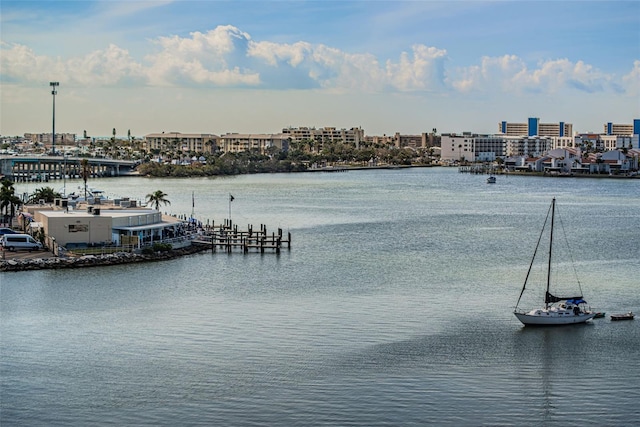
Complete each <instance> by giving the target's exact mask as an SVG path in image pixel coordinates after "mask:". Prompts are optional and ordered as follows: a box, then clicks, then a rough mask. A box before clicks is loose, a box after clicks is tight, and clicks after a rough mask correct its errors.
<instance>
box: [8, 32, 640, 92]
mask: <svg viewBox="0 0 640 427" xmlns="http://www.w3.org/2000/svg"><path fill="white" fill-rule="evenodd" d="M152 43H153V45H154V46H155V47H156V51H155V52H153V53H150V54H148V55H147V56H145V57H144V58H143V59H141V60H138V59H136V58H133V57H132V56H131V55H130V53H129V51H128V50H126V49H123V48H121V47H118V46H116V45H115V44H110V45H109V46H108V47H107V48H106V49H104V50H96V51H94V52H91V53H89V54H87V55H84V56H79V57H73V58H66V59H64V58H52V57H48V56H44V55H37V54H36V53H35V52H34V51H33V50H32V49H31V48H30V47H28V46H24V45H19V44H13V45H9V44H7V43H2V44H1V52H0V53H1V55H0V60H1V62H0V67H1V68H0V69H1V71H2V73H1V75H2V77H1V78H2V81H3V82H19V83H23V84H32V83H35V82H37V84H41V83H42V76H47V80H56V79H57V80H60V81H65V82H66V83H67V84H69V83H74V84H77V85H84V86H93V85H98V86H118V85H128V84H132V83H135V84H138V85H149V86H182V85H186V86H195V87H198V86H215V87H245V86H246V87H260V88H263V89H292V88H295V89H317V88H322V89H324V90H328V91H332V92H344V93H348V92H360V93H362V92H367V93H379V92H388V91H392V92H425V91H429V92H441V93H447V92H450V91H454V92H459V93H470V92H480V93H482V92H501V93H508V94H511V93H514V94H515V93H530V92H540V93H549V94H552V93H560V92H562V91H564V90H566V89H570V90H575V91H579V92H583V93H594V92H614V93H630V94H638V93H639V86H640V83H638V81H639V80H640V78H639V77H640V71H639V69H640V65H639V64H640V61H636V62H635V63H634V66H633V69H632V71H631V72H630V73H629V74H627V75H626V76H623V77H622V78H615V76H613V75H608V74H606V73H604V72H602V71H600V70H597V69H595V68H594V67H593V66H591V65H590V64H587V63H585V62H584V61H577V62H571V61H570V60H568V59H553V60H547V61H544V62H541V63H539V64H536V65H535V66H534V68H529V67H528V65H527V64H526V62H525V61H524V60H523V59H522V58H520V57H518V56H516V55H503V56H498V57H488V56H484V57H481V59H480V63H479V64H472V65H470V66H468V67H464V68H459V69H456V70H452V71H448V70H446V69H445V64H446V61H447V60H448V53H447V51H446V50H444V49H439V48H437V47H431V46H426V45H423V44H416V45H414V46H412V48H411V51H409V52H401V53H400V54H399V56H398V59H397V60H392V59H389V60H387V61H386V62H385V63H384V64H381V63H380V61H379V60H378V58H376V56H374V55H373V54H371V53H366V52H365V53H349V52H345V51H343V50H340V49H338V48H335V47H332V46H327V45H323V44H317V45H313V44H310V43H307V42H304V41H299V42H296V43H292V44H286V43H275V42H271V41H254V40H252V38H251V36H250V35H249V34H248V33H246V32H243V31H241V30H239V29H238V28H236V27H234V26H231V25H226V26H218V27H216V28H214V29H212V30H210V31H207V32H204V33H203V32H193V33H190V34H189V36H186V37H181V36H177V35H173V36H167V37H159V38H157V39H155V40H152Z"/></svg>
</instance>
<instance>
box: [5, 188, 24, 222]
mask: <svg viewBox="0 0 640 427" xmlns="http://www.w3.org/2000/svg"><path fill="white" fill-rule="evenodd" d="M21 204H22V200H20V197H18V196H16V190H15V188H13V182H12V181H11V180H9V179H6V178H5V179H3V180H2V188H0V211H3V212H4V216H3V220H5V222H7V223H8V224H9V226H11V224H12V223H13V217H14V216H15V215H16V208H18V207H20V205H21Z"/></svg>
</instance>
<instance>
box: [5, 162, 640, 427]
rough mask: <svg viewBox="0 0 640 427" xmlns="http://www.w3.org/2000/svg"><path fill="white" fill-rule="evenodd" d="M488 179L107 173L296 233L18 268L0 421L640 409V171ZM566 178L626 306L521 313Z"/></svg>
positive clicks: (496, 416) (576, 228) (411, 417)
mask: <svg viewBox="0 0 640 427" xmlns="http://www.w3.org/2000/svg"><path fill="white" fill-rule="evenodd" d="M485 179H486V176H482V175H470V174H462V173H458V172H457V170H456V169H454V168H409V169H397V170H364V171H349V172H346V173H299V174H265V175H244V176H237V177H229V178H196V179H153V178H144V177H132V178H108V179H99V180H98V179H96V180H90V181H89V185H90V186H92V187H98V188H100V189H101V190H104V191H105V192H106V193H107V194H110V195H112V196H128V197H131V198H133V199H138V200H144V198H145V195H146V194H148V193H152V192H154V191H156V190H162V191H164V192H165V193H167V199H169V200H170V202H171V204H170V205H166V206H163V207H162V208H161V209H162V210H163V211H166V212H167V213H170V214H174V215H185V216H190V215H191V214H192V213H193V214H194V216H196V217H197V218H199V219H200V220H201V221H202V222H204V223H207V221H209V222H211V221H214V222H215V223H216V224H218V223H220V222H221V221H222V220H224V219H225V218H229V217H231V219H232V220H233V222H234V223H235V224H238V227H239V228H240V229H243V228H246V226H247V224H253V225H254V229H257V228H258V227H259V225H260V224H264V225H265V226H266V227H267V230H268V231H269V232H275V231H276V229H277V228H281V229H282V230H283V231H284V233H287V232H290V233H291V235H292V245H291V246H292V247H291V249H290V250H287V249H285V250H283V251H282V252H281V253H280V254H279V255H278V254H275V253H265V254H260V253H249V254H242V253H232V254H227V253H221V252H217V253H211V252H204V253H200V254H196V255H192V256H187V257H184V258H179V259H174V260H170V261H164V262H157V263H149V264H135V265H120V266H110V267H96V268H88V269H72V270H42V271H29V272H19V273H2V275H1V276H0V333H1V335H0V424H1V425H2V426H34V425H38V426H40V425H42V426H44V425H46V426H87V425H136V426H138V425H139V426H146V425H154V426H158V425H160V426H164V425H166V426H175V425H180V426H201V425H202V426H204V425H207V426H208V425H221V426H262V425H274V426H293V425H295V426H377V425H398V426H411V425H438V426H447V425H451V426H479V425H495V426H504V425H515V426H529V425H530V426H541V425H544V426H549V425H578V424H585V423H588V424H596V425H607V426H628V425H634V424H635V425H638V424H640V405H638V402H640V368H639V367H640V328H639V326H638V320H635V321H630V322H611V321H610V320H609V318H608V316H609V314H611V313H614V312H627V311H634V312H636V313H640V263H639V260H640V182H639V181H637V180H626V179H590V178H589V179H585V178H580V179H577V178H544V177H521V176H498V182H497V183H496V184H493V185H488V184H486V181H485ZM59 184H60V183H59V182H56V183H51V182H50V183H48V184H42V183H39V184H17V185H16V190H17V191H16V192H17V193H22V192H32V191H33V190H34V189H35V188H37V187H41V186H44V185H52V186H59ZM81 185H82V182H81V181H78V180H67V182H66V183H65V190H66V192H67V193H69V192H71V191H76V192H81V190H78V187H79V186H81ZM56 189H57V188H56ZM230 195H233V197H234V200H233V201H232V202H230V201H229V200H230ZM552 197H556V198H557V203H558V209H559V211H560V214H561V217H562V218H563V222H562V225H563V231H562V233H563V234H566V235H567V237H568V240H569V241H570V242H571V243H572V258H573V260H574V264H575V266H576V270H577V274H578V277H579V278H580V283H581V286H582V291H583V293H584V297H585V299H586V300H587V301H588V302H589V303H590V304H591V306H592V307H593V308H594V309H598V310H600V311H606V312H607V317H606V318H603V319H594V320H593V321H591V322H589V323H588V324H584V325H575V326H565V327H558V328H530V327H527V328H525V327H523V326H522V325H521V324H520V323H519V322H518V321H517V319H516V318H515V316H514V315H513V313H512V312H513V309H514V305H515V303H516V301H517V299H518V296H519V294H520V290H521V287H522V283H523V281H524V278H525V275H526V272H527V269H528V268H529V263H530V261H531V256H532V253H533V249H534V247H535V244H536V242H537V239H538V236H539V233H540V228H541V227H542V223H543V221H544V218H545V215H546V213H547V210H548V207H549V204H550V202H551V199H552ZM538 303H539V301H538Z"/></svg>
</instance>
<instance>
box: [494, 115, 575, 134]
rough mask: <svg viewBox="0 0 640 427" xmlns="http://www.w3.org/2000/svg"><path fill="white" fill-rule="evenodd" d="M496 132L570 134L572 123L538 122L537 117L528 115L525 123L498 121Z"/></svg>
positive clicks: (571, 132)
mask: <svg viewBox="0 0 640 427" xmlns="http://www.w3.org/2000/svg"><path fill="white" fill-rule="evenodd" d="M498 133H500V134H503V135H507V136H556V137H564V136H572V135H573V124H571V123H565V122H558V123H540V119H539V118H537V117H529V119H528V120H527V122H526V123H510V122H506V121H503V122H500V123H498Z"/></svg>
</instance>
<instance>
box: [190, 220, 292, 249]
mask: <svg viewBox="0 0 640 427" xmlns="http://www.w3.org/2000/svg"><path fill="white" fill-rule="evenodd" d="M192 244H194V245H208V246H210V247H211V251H212V252H216V251H217V250H218V249H220V250H223V251H225V252H227V253H231V252H233V251H234V250H237V251H241V252H243V253H245V254H246V253H248V252H249V251H258V252H260V253H264V252H265V250H268V251H274V252H275V253H277V254H279V253H280V250H281V249H282V248H283V247H286V248H287V249H291V233H287V235H286V236H285V235H283V232H282V229H281V228H278V231H277V233H276V232H272V233H271V234H270V235H269V233H268V232H267V227H266V226H265V225H260V230H259V231H254V230H253V226H252V225H249V226H248V227H247V230H246V231H241V230H238V226H237V225H235V224H233V223H232V222H231V221H229V220H225V221H224V223H223V224H220V225H219V226H218V227H215V226H210V227H208V228H206V229H205V231H204V233H203V234H202V236H200V237H198V238H197V239H195V240H193V241H192Z"/></svg>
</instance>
